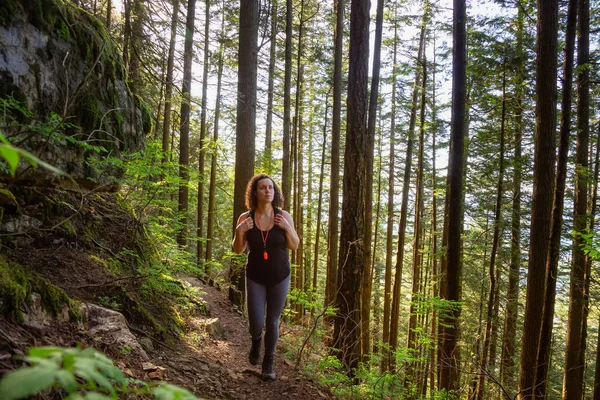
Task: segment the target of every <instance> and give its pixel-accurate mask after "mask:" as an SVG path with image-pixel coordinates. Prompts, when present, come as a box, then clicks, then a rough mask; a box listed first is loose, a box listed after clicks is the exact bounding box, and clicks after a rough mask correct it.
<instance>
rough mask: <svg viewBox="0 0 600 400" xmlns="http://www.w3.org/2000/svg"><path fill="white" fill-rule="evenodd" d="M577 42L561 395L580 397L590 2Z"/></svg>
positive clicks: (584, 1)
mask: <svg viewBox="0 0 600 400" xmlns="http://www.w3.org/2000/svg"><path fill="white" fill-rule="evenodd" d="M578 8H579V10H578V16H579V23H578V27H579V29H578V35H577V37H578V39H579V40H578V43H577V66H578V68H577V71H578V72H577V97H578V100H579V101H578V103H577V150H576V152H575V203H574V206H573V209H574V215H573V223H574V224H573V230H574V231H575V235H574V236H573V258H572V260H571V288H570V293H569V319H568V322H567V354H566V362H565V374H564V379H563V393H562V395H563V399H581V398H583V372H584V369H585V355H583V354H581V353H582V352H583V351H584V350H583V347H584V345H583V344H582V343H581V328H582V326H583V306H584V304H583V295H584V286H585V270H586V255H585V252H584V249H583V245H584V244H585V240H584V238H583V237H582V236H581V235H580V234H584V233H586V228H587V227H588V226H587V225H588V221H587V201H588V198H587V192H588V188H587V185H588V174H589V172H588V166H589V165H588V146H589V136H590V124H589V122H590V121H589V119H590V70H589V65H588V63H589V59H590V57H589V51H590V42H589V40H590V3H589V0H579V7H578Z"/></svg>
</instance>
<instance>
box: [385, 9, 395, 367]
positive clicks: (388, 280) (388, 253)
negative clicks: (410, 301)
mask: <svg viewBox="0 0 600 400" xmlns="http://www.w3.org/2000/svg"><path fill="white" fill-rule="evenodd" d="M396 15H397V7H396V6H394V44H393V54H394V55H393V60H394V61H393V65H392V113H391V116H390V119H391V121H390V160H389V166H388V213H387V225H386V226H387V230H386V235H385V238H386V240H385V281H384V289H383V328H382V331H383V332H382V341H383V343H384V345H389V344H390V313H391V303H392V292H391V290H392V255H393V251H394V249H393V235H394V233H393V230H394V177H395V175H396V153H395V142H396V85H397V67H396V63H397V60H398V21H397V18H396ZM383 351H384V354H383V357H382V358H381V370H382V371H387V370H388V369H389V365H390V353H389V346H385V347H384V349H383Z"/></svg>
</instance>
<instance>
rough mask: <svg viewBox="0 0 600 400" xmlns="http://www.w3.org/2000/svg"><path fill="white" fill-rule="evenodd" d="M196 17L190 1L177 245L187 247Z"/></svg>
mask: <svg viewBox="0 0 600 400" xmlns="http://www.w3.org/2000/svg"><path fill="white" fill-rule="evenodd" d="M195 16H196V0H188V7H187V19H186V23H185V27H186V29H185V44H184V53H183V84H182V87H181V94H182V97H183V99H182V101H181V112H180V115H181V117H180V118H181V122H180V130H179V180H180V181H179V203H178V204H179V208H178V210H179V214H180V220H179V222H180V224H181V229H180V231H179V232H178V234H177V244H179V246H180V247H182V248H185V247H186V246H187V212H188V202H189V198H188V181H189V179H190V172H189V169H188V168H189V164H190V162H189V151H190V146H189V141H190V108H191V104H190V103H191V94H190V92H191V88H192V58H193V56H194V48H193V46H194V24H195V20H196V19H195Z"/></svg>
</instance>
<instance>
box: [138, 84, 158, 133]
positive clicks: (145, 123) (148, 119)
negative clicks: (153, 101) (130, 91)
mask: <svg viewBox="0 0 600 400" xmlns="http://www.w3.org/2000/svg"><path fill="white" fill-rule="evenodd" d="M135 99H136V105H137V106H138V107H139V108H140V111H141V112H142V128H143V131H144V134H146V135H149V134H150V133H152V126H153V124H154V122H153V121H152V109H151V108H150V106H149V105H148V103H146V102H145V101H144V100H142V98H141V97H140V96H139V95H137V94H136V95H135Z"/></svg>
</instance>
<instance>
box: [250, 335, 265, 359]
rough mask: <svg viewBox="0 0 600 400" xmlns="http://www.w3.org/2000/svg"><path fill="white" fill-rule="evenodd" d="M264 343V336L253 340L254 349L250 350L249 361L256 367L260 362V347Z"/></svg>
mask: <svg viewBox="0 0 600 400" xmlns="http://www.w3.org/2000/svg"><path fill="white" fill-rule="evenodd" d="M261 343H262V336H261V337H259V338H258V339H252V348H251V349H250V355H249V356H248V360H249V361H250V364H252V365H256V364H258V361H259V360H260V345H261Z"/></svg>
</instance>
